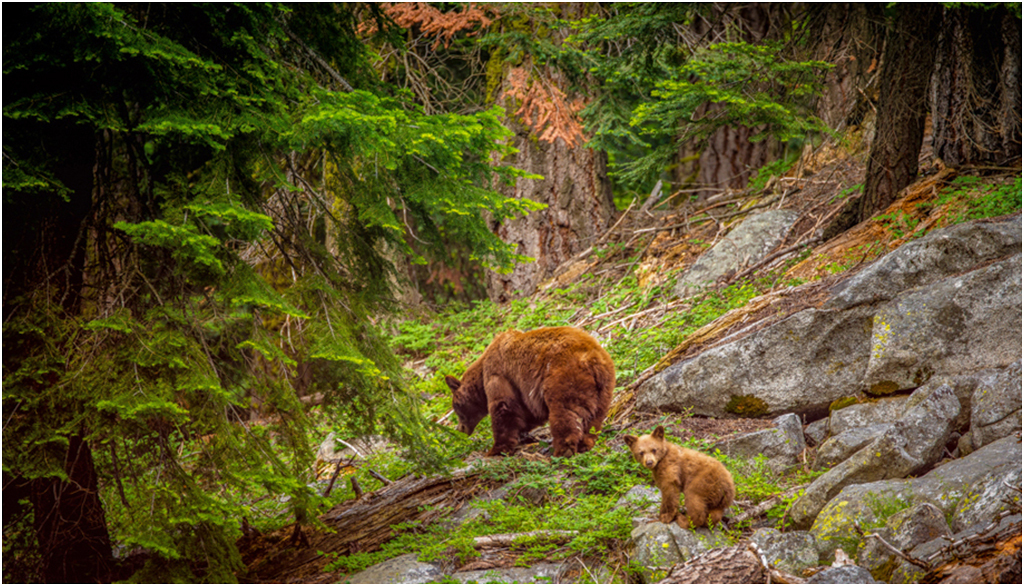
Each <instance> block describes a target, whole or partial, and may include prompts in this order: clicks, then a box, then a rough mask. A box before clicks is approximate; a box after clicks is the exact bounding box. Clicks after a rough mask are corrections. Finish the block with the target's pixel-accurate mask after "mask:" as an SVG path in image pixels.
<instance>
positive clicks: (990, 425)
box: [971, 360, 1021, 449]
mask: <svg viewBox="0 0 1024 586" xmlns="http://www.w3.org/2000/svg"><path fill="white" fill-rule="evenodd" d="M1020 366H1021V361H1020V360H1018V361H1017V362H1014V363H1013V364H1012V365H1010V366H1009V367H1008V368H1006V369H1005V370H1003V371H1001V372H995V373H991V374H986V375H985V376H982V377H981V380H980V381H979V382H978V385H977V387H976V388H975V390H974V394H973V396H972V397H971V445H972V447H973V448H974V449H978V448H980V447H982V446H985V445H987V444H990V443H992V442H993V441H995V440H997V439H999V438H1003V437H1006V436H1008V435H1010V434H1011V433H1014V432H1018V431H1020V430H1021V375H1020Z"/></svg>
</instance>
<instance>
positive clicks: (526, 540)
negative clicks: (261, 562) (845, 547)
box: [325, 430, 820, 574]
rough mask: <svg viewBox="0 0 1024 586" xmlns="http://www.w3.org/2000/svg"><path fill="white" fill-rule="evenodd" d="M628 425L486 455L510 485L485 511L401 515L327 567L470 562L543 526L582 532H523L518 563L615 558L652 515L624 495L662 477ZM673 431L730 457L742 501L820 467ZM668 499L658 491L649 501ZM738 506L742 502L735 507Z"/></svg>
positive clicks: (477, 504) (774, 515) (482, 503)
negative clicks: (785, 462)
mask: <svg viewBox="0 0 1024 586" xmlns="http://www.w3.org/2000/svg"><path fill="white" fill-rule="evenodd" d="M650 431H651V430H631V433H641V432H647V433H649V432H650ZM622 435H623V434H616V433H609V432H605V433H602V434H601V436H600V439H599V440H598V443H597V445H596V446H595V447H594V449H593V450H592V451H590V452H587V453H585V454H580V455H577V456H574V457H572V458H552V459H550V460H549V461H530V460H527V459H525V458H523V457H521V456H512V457H506V458H498V459H490V460H485V461H481V462H479V464H478V466H480V467H481V473H482V474H483V475H484V476H485V477H487V478H490V479H494V480H498V481H500V482H504V483H505V485H504V490H503V492H504V494H503V495H502V496H501V497H500V498H497V497H496V498H494V499H493V500H486V497H485V498H484V499H479V500H476V501H473V502H472V503H471V506H473V507H474V508H476V509H479V511H480V514H478V515H476V516H472V517H470V518H469V519H468V520H466V521H465V522H463V523H461V524H455V523H453V522H452V521H451V513H453V512H454V511H443V512H442V514H441V516H440V521H439V522H437V523H434V524H431V525H423V524H421V523H402V524H399V525H395V526H393V529H394V530H395V532H396V535H395V537H394V538H392V539H391V540H390V541H388V542H387V543H385V544H384V545H383V547H382V548H381V549H380V550H378V551H375V552H360V553H353V554H350V555H334V559H333V561H332V562H331V563H330V564H329V565H328V566H327V568H325V569H326V571H338V572H342V573H346V574H350V573H354V572H358V571H361V570H363V569H366V568H368V567H370V566H372V565H374V564H377V563H380V562H383V561H385V560H388V559H392V558H394V557H397V556H399V555H403V554H407V553H417V554H418V558H419V560H420V561H452V562H455V563H456V565H461V564H464V563H467V562H469V561H471V560H472V559H474V558H475V557H477V556H478V551H477V549H476V548H475V547H474V539H475V538H477V537H481V536H487V535H497V534H506V533H511V534H517V533H527V532H543V531H547V532H575V533H574V534H572V535H569V536H566V537H563V538H561V539H558V538H552V537H550V533H549V534H548V535H543V534H541V535H537V536H533V537H522V538H519V539H517V540H516V541H515V542H513V545H512V547H511V548H510V551H511V552H512V553H513V554H514V555H515V556H516V557H517V561H516V563H517V564H518V565H523V566H525V565H530V564H532V563H536V562H538V561H542V560H553V561H557V560H562V559H567V558H573V557H579V558H586V559H593V560H600V561H601V562H603V563H610V562H613V561H615V560H614V559H612V558H614V557H615V556H618V555H620V553H621V551H622V549H623V547H624V545H625V543H626V541H627V540H628V539H629V535H630V532H631V530H632V518H633V517H635V516H637V515H642V513H640V512H638V511H637V510H636V509H633V508H630V507H619V508H616V506H615V505H616V503H617V501H618V500H619V499H620V498H622V496H623V495H625V494H626V493H627V492H628V491H629V490H630V489H631V488H633V487H634V486H638V485H639V486H653V479H652V477H651V473H650V472H649V471H647V470H646V469H644V468H643V467H641V466H640V465H639V464H637V463H636V462H635V461H634V460H633V458H632V455H631V454H630V452H629V450H628V449H627V448H626V446H625V443H624V442H623V441H622ZM669 440H670V441H673V442H674V443H677V444H680V445H682V446H684V447H688V448H690V449H695V450H699V451H701V452H703V453H709V454H712V455H714V456H715V457H716V458H718V459H719V460H720V461H722V462H723V463H724V464H725V466H726V468H727V469H728V470H729V471H730V473H731V474H732V475H733V479H734V482H735V484H736V499H737V500H741V501H749V502H752V503H755V504H756V503H759V502H762V501H764V500H765V499H768V498H770V497H772V496H775V495H777V494H779V493H782V492H783V491H785V490H787V489H788V488H790V487H792V486H795V485H798V484H803V483H806V482H808V481H809V480H810V478H811V477H813V476H817V475H818V474H820V472H818V473H813V474H810V475H809V474H806V473H803V472H800V471H797V472H792V473H788V474H777V473H775V472H773V471H772V470H771V469H770V468H769V467H768V464H767V458H765V457H764V456H763V455H760V456H758V457H756V458H753V459H745V458H730V457H728V456H725V455H723V454H721V453H720V452H717V451H714V450H713V449H712V448H711V445H712V442H711V441H708V440H700V439H689V440H687V441H680V440H679V438H675V437H671V436H669ZM795 498H796V496H794V497H792V498H790V499H789V500H788V501H785V502H783V503H780V505H778V506H776V507H774V508H772V509H771V510H769V511H768V513H767V515H768V517H769V519H772V520H774V521H776V523H775V524H776V526H777V527H778V528H780V529H784V528H785V524H784V521H783V519H784V512H785V509H786V508H787V507H788V505H789V504H790V503H791V502H792V501H793V500H795ZM659 503H660V500H659V498H658V497H655V499H654V500H653V501H650V502H647V503H644V504H643V506H644V507H646V506H648V505H658V504H659ZM683 506H685V502H684V505H683ZM737 512H738V510H737V509H734V510H733V514H734V515H735V514H736V513H737ZM747 530H748V528H747V526H746V525H744V526H733V527H731V528H729V529H728V532H727V535H728V536H729V537H730V538H731V539H733V540H739V539H740V538H741V537H742V535H743V534H744V532H745V531H747Z"/></svg>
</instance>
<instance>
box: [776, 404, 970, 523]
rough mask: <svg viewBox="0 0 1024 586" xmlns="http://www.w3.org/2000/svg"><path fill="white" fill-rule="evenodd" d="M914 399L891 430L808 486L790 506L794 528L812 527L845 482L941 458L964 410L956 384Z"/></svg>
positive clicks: (915, 468)
mask: <svg viewBox="0 0 1024 586" xmlns="http://www.w3.org/2000/svg"><path fill="white" fill-rule="evenodd" d="M922 390H923V389H922ZM917 394H918V393H915V395H917ZM914 399H915V398H914V396H912V397H911V399H910V401H914ZM914 402H916V403H917V405H916V406H915V407H913V408H912V409H910V410H909V411H908V412H907V413H906V415H904V416H903V417H902V418H900V419H899V420H898V421H896V422H895V423H893V424H892V427H890V428H889V429H888V430H886V432H885V433H883V434H882V435H881V436H879V437H877V438H875V439H874V440H873V441H872V442H871V443H870V444H868V445H867V446H865V447H863V448H861V450H860V451H858V452H857V453H856V454H854V455H853V456H851V457H850V458H849V459H847V460H845V461H844V462H842V463H840V464H839V465H838V466H836V467H835V468H832V469H831V470H829V471H828V472H826V473H825V474H823V475H822V476H820V477H818V478H817V479H816V480H815V481H814V482H813V483H811V485H810V486H808V487H807V490H806V491H804V494H803V496H801V497H800V498H799V499H797V500H796V502H794V503H793V506H792V507H791V508H790V510H789V514H790V516H791V518H792V520H793V523H794V527H797V528H805V527H809V526H811V523H813V522H814V520H815V517H817V515H818V513H819V512H820V511H821V510H822V508H823V507H824V506H825V505H826V504H827V503H828V502H829V501H830V500H831V499H832V498H833V497H835V496H836V495H837V494H839V492H840V491H841V490H842V489H843V488H844V487H847V486H849V485H851V484H860V483H864V482H872V481H875V480H885V479H888V478H903V477H905V476H908V475H911V474H919V473H921V472H924V471H925V470H926V469H928V468H929V467H930V466H931V465H932V464H934V463H936V462H937V461H938V460H939V457H940V456H941V455H942V450H943V447H944V446H945V444H946V439H947V438H948V437H949V434H950V432H952V431H953V425H954V422H955V421H956V417H957V415H958V414H959V413H960V401H959V400H958V399H957V398H956V395H955V394H954V392H953V389H952V388H951V387H949V386H941V387H939V388H938V389H934V390H932V391H930V392H929V393H928V394H927V395H925V396H924V397H923V398H920V399H919V400H917V401H914Z"/></svg>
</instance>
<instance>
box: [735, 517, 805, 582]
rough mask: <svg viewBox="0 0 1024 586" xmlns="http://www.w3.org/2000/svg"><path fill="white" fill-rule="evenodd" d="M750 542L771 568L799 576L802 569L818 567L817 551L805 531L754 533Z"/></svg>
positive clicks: (758, 531) (763, 529)
mask: <svg viewBox="0 0 1024 586" xmlns="http://www.w3.org/2000/svg"><path fill="white" fill-rule="evenodd" d="M750 541H753V542H754V543H756V544H757V546H758V547H759V548H761V551H762V552H763V553H764V556H765V559H767V560H768V563H769V564H771V565H772V567H774V568H777V569H779V570H782V571H783V572H788V573H790V574H793V575H796V576H799V575H800V573H801V572H803V570H804V568H810V567H812V566H816V565H818V549H817V547H816V546H815V543H814V537H813V536H811V534H810V533H808V532H807V531H790V532H787V533H782V532H781V531H779V530H777V529H769V528H762V529H758V530H757V531H754V534H753V535H751V536H750Z"/></svg>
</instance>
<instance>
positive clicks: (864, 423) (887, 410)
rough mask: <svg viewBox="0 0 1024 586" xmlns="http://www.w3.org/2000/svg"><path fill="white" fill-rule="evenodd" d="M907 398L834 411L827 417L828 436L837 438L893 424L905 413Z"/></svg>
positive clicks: (873, 402)
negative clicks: (864, 428) (860, 430)
mask: <svg viewBox="0 0 1024 586" xmlns="http://www.w3.org/2000/svg"><path fill="white" fill-rule="evenodd" d="M906 400H907V397H888V398H885V399H878V400H875V401H871V402H870V403H858V404H856V405H850V406H849V407H843V408H842V409H836V410H835V411H833V412H832V414H831V415H829V418H828V427H829V430H828V431H829V434H830V435H832V436H837V435H839V434H841V433H844V432H847V431H849V430H851V429H857V428H862V427H869V426H872V425H880V424H890V423H894V422H895V421H896V420H897V419H899V418H900V417H903V414H904V413H905V412H906V410H907V408H906V406H905V405H904V404H903V403H904V402H906Z"/></svg>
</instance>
